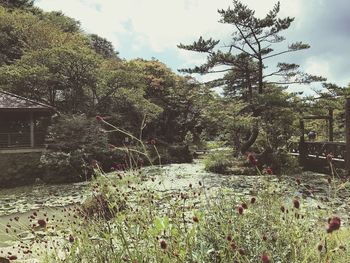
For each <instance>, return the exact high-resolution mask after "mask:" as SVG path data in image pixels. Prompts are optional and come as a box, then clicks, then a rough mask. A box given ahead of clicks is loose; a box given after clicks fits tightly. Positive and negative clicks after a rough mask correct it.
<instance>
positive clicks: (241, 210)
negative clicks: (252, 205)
mask: <svg viewBox="0 0 350 263" xmlns="http://www.w3.org/2000/svg"><path fill="white" fill-rule="evenodd" d="M243 211H244V208H243V207H242V206H239V207H238V213H239V214H240V215H242V214H243Z"/></svg>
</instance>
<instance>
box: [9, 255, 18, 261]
mask: <svg viewBox="0 0 350 263" xmlns="http://www.w3.org/2000/svg"><path fill="white" fill-rule="evenodd" d="M8 259H9V260H16V259H17V256H15V255H11V256H9V257H8Z"/></svg>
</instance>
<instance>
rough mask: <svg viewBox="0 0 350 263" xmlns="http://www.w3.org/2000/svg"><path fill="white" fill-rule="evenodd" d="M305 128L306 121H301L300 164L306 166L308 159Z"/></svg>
mask: <svg viewBox="0 0 350 263" xmlns="http://www.w3.org/2000/svg"><path fill="white" fill-rule="evenodd" d="M304 134H305V128H304V120H300V140H299V164H300V165H301V166H304V165H305V163H306V158H307V149H306V145H305V137H304Z"/></svg>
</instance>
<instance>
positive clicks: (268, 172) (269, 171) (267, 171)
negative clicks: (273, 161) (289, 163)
mask: <svg viewBox="0 0 350 263" xmlns="http://www.w3.org/2000/svg"><path fill="white" fill-rule="evenodd" d="M265 171H266V173H267V174H273V171H272V169H271V167H268V168H266V169H265Z"/></svg>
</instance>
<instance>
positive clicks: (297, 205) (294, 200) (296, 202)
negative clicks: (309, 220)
mask: <svg viewBox="0 0 350 263" xmlns="http://www.w3.org/2000/svg"><path fill="white" fill-rule="evenodd" d="M293 205H294V208H296V209H299V208H300V201H299V200H298V199H296V198H295V199H293Z"/></svg>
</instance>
